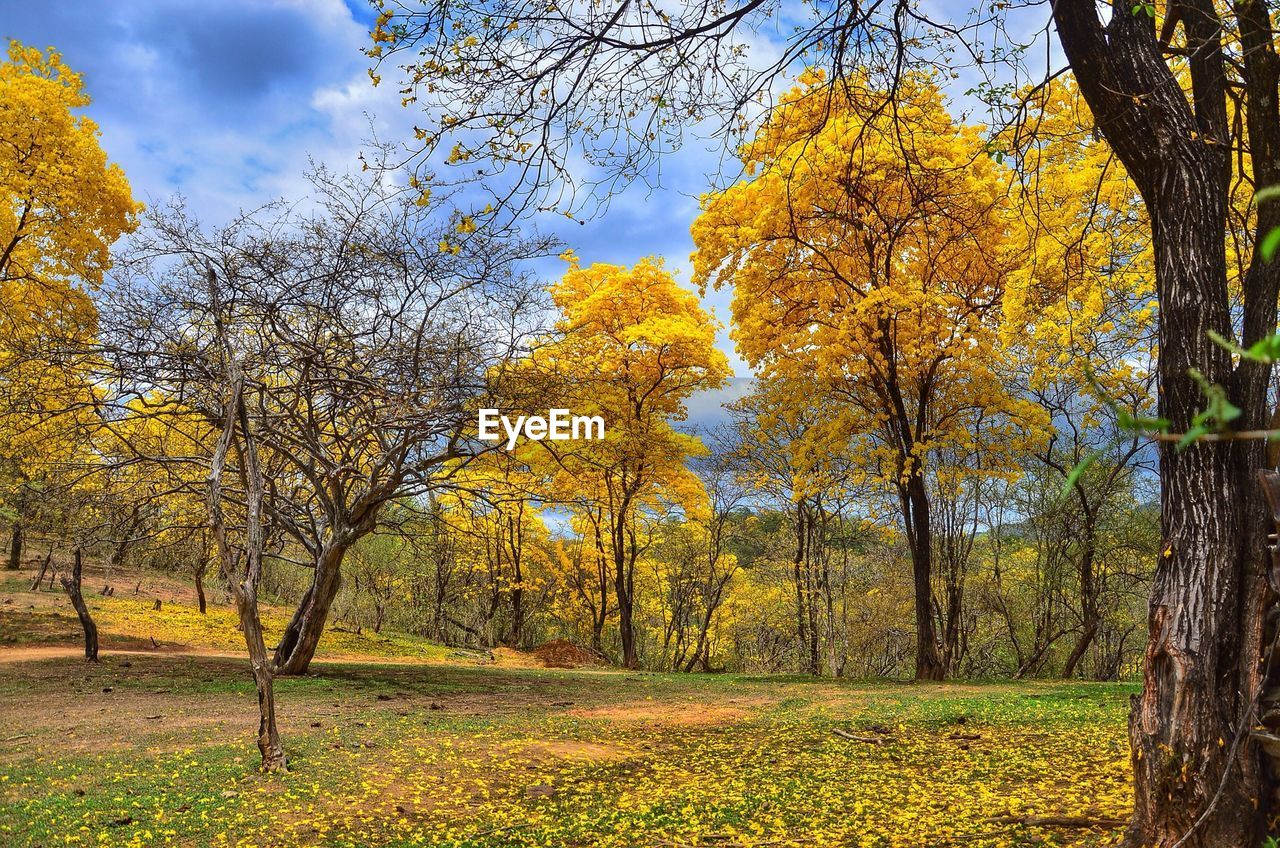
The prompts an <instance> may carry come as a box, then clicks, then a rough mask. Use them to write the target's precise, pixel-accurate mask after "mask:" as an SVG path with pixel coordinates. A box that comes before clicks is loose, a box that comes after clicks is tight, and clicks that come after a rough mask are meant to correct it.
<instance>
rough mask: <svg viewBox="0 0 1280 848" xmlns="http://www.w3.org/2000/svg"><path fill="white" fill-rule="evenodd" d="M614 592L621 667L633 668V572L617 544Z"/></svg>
mask: <svg viewBox="0 0 1280 848" xmlns="http://www.w3.org/2000/svg"><path fill="white" fill-rule="evenodd" d="M613 560H614V569H615V572H614V588H613V591H614V594H615V595H617V597H618V638H619V639H620V640H621V641H622V667H623V668H635V667H636V666H637V665H638V657H637V656H636V633H635V625H634V622H633V621H632V614H633V612H634V610H635V598H634V596H633V595H632V585H633V579H634V577H633V574H632V573H631V569H630V568H628V564H627V563H628V560H627V556H626V552H625V550H624V549H623V548H622V547H621V546H619V547H617V548H616V549H615V551H614V556H613Z"/></svg>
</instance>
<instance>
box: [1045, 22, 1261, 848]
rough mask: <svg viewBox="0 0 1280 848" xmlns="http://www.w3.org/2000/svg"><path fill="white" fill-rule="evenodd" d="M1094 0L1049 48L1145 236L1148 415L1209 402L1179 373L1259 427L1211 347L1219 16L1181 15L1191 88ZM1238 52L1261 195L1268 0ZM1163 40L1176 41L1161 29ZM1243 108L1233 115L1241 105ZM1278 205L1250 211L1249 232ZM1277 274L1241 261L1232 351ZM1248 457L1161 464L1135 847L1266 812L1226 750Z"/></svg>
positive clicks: (1249, 759) (1244, 371) (1245, 541)
mask: <svg viewBox="0 0 1280 848" xmlns="http://www.w3.org/2000/svg"><path fill="white" fill-rule="evenodd" d="M1127 11H1128V10H1127V9H1126V8H1124V7H1122V6H1121V5H1119V4H1116V5H1114V6H1113V7H1112V11H1111V14H1110V18H1109V20H1108V21H1107V22H1106V23H1105V24H1104V23H1103V21H1102V19H1101V17H1100V13H1099V7H1098V5H1097V4H1096V3H1095V2H1094V0H1060V2H1058V3H1056V4H1054V7H1053V16H1054V20H1055V22H1056V24H1057V28H1058V33H1059V37H1060V40H1061V42H1062V46H1063V50H1064V52H1065V53H1066V56H1067V59H1068V61H1069V62H1070V65H1071V68H1072V70H1074V71H1075V75H1076V80H1077V81H1078V83H1079V85H1080V91H1081V93H1082V94H1083V95H1084V97H1085V99H1086V101H1087V102H1088V104H1089V107H1090V109H1091V111H1092V112H1093V115H1094V116H1095V118H1096V120H1097V122H1098V126H1099V129H1100V130H1101V131H1102V134H1103V135H1104V136H1105V137H1106V139H1107V141H1108V143H1109V144H1110V146H1111V148H1112V149H1113V150H1114V151H1115V152H1116V154H1117V156H1118V157H1119V159H1120V160H1121V161H1122V162H1123V163H1124V165H1125V167H1126V169H1127V170H1128V172H1129V174H1130V175H1131V176H1132V177H1133V179H1134V182H1135V184H1136V185H1137V186H1138V188H1139V190H1140V191H1141V193H1142V197H1143V200H1144V201H1145V204H1146V207H1147V211H1148V213H1149V215H1150V218H1151V222H1152V235H1153V243H1154V247H1155V260H1156V274H1155V276H1156V292H1157V296H1158V299H1159V306H1160V333H1159V350H1160V360H1159V365H1158V387H1159V396H1160V412H1161V414H1162V415H1163V416H1164V417H1165V418H1167V419H1168V421H1169V423H1170V427H1171V428H1172V430H1173V431H1175V432H1186V431H1187V430H1188V429H1190V428H1191V427H1192V426H1193V421H1192V419H1193V417H1194V416H1195V414H1196V412H1197V410H1199V409H1200V408H1201V407H1202V405H1203V404H1204V402H1205V399H1204V397H1203V396H1202V393H1201V391H1200V388H1199V385H1198V384H1197V382H1196V380H1195V379H1194V377H1193V374H1198V375H1202V379H1204V380H1207V381H1208V382H1209V383H1214V384H1217V385H1219V386H1222V387H1224V388H1225V389H1226V390H1227V392H1228V395H1229V398H1230V400H1231V402H1232V403H1234V404H1235V405H1236V406H1237V407H1239V408H1240V409H1241V410H1242V415H1241V416H1240V417H1239V419H1237V420H1236V421H1234V422H1232V424H1233V426H1239V427H1242V428H1249V427H1260V426H1265V422H1266V408H1265V400H1266V394H1267V384H1268V382H1269V377H1270V368H1269V366H1265V365H1262V364H1259V363H1250V362H1243V363H1241V365H1240V367H1239V369H1235V368H1234V367H1233V363H1232V360H1231V357H1230V355H1229V354H1228V353H1227V351H1225V350H1224V349H1223V348H1222V347H1220V346H1218V345H1217V344H1215V343H1213V341H1211V340H1210V339H1209V338H1208V335H1207V334H1208V333H1209V331H1214V332H1216V333H1219V334H1221V335H1222V336H1225V337H1227V338H1230V337H1232V336H1233V335H1235V333H1234V332H1233V328H1232V309H1233V307H1232V299H1231V297H1230V295H1229V293H1228V287H1227V278H1228V275H1227V263H1226V254H1225V247H1224V245H1225V241H1226V211H1227V203H1228V197H1229V186H1230V178H1231V144H1230V135H1229V133H1230V128H1229V123H1228V112H1227V98H1228V92H1227V79H1228V76H1229V75H1228V73H1227V70H1226V59H1225V56H1224V53H1223V48H1222V41H1223V38H1224V31H1227V30H1230V29H1232V28H1233V27H1232V25H1230V24H1228V23H1227V22H1225V21H1223V20H1221V19H1219V17H1218V16H1219V14H1220V13H1221V12H1225V7H1222V6H1220V5H1215V4H1212V3H1207V2H1189V3H1182V4H1178V7H1177V13H1178V17H1180V19H1181V24H1182V28H1183V31H1184V35H1185V42H1186V44H1185V49H1184V51H1183V52H1184V54H1185V55H1186V56H1187V59H1186V69H1187V75H1186V78H1185V79H1186V80H1188V81H1189V82H1190V99H1188V90H1187V88H1184V86H1183V85H1181V84H1180V81H1179V78H1178V77H1177V76H1175V74H1174V73H1173V72H1172V71H1171V70H1170V68H1169V66H1168V65H1167V64H1166V60H1165V56H1164V53H1163V48H1162V45H1161V44H1160V41H1159V40H1158V39H1157V36H1156V32H1155V24H1154V21H1153V20H1151V19H1150V17H1149V16H1147V15H1142V14H1127V13H1126V12H1127ZM1235 11H1236V16H1237V22H1236V24H1237V25H1238V30H1239V32H1240V39H1241V41H1242V42H1243V45H1244V48H1245V49H1244V50H1243V51H1242V54H1243V57H1244V59H1243V71H1244V78H1245V86H1244V98H1243V102H1244V103H1245V105H1246V106H1247V108H1246V110H1245V111H1246V121H1247V127H1248V141H1249V147H1250V153H1251V154H1252V167H1253V169H1254V172H1255V173H1254V175H1255V177H1256V184H1257V185H1258V186H1269V185H1273V184H1275V183H1276V182H1278V181H1280V180H1277V179H1275V176H1276V168H1277V166H1278V165H1280V147H1278V146H1277V145H1278V144H1280V119H1278V115H1277V103H1276V100H1277V89H1276V82H1277V68H1276V62H1275V58H1276V57H1275V48H1274V41H1273V39H1274V35H1273V33H1272V30H1271V25H1270V20H1269V15H1268V12H1267V8H1266V5H1265V3H1264V2H1251V3H1242V4H1237V5H1236V6H1235ZM1169 23H1170V22H1169V21H1167V22H1166V26H1167V27H1168V29H1169V30H1170V35H1172V29H1173V26H1169ZM1237 102H1240V101H1237ZM1276 209H1277V205H1275V204H1271V203H1264V204H1262V205H1261V206H1260V208H1259V210H1258V226H1259V232H1262V233H1265V230H1264V229H1262V228H1263V227H1264V226H1270V225H1271V224H1272V223H1273V222H1274V218H1275V214H1276V211H1275V210H1276ZM1277 282H1278V278H1277V270H1276V269H1275V268H1274V267H1271V266H1270V265H1269V264H1268V263H1264V262H1260V259H1259V257H1257V256H1255V257H1253V259H1252V262H1251V265H1250V267H1249V269H1248V271H1247V274H1245V275H1244V279H1243V281H1242V286H1241V289H1242V291H1241V295H1242V297H1241V301H1242V308H1241V309H1240V311H1239V313H1238V314H1239V315H1240V316H1241V317H1242V318H1243V322H1242V329H1243V334H1242V335H1241V336H1240V341H1241V342H1242V343H1243V345H1244V346H1246V347H1248V346H1249V345H1252V344H1254V343H1255V342H1257V341H1259V340H1260V339H1262V338H1265V337H1267V336H1268V335H1270V334H1271V333H1273V332H1274V331H1275V324H1276V296H1277ZM1262 463H1263V448H1262V446H1261V445H1259V444H1257V443H1223V442H1218V443H1200V444H1197V445H1194V446H1191V447H1189V448H1188V449H1186V450H1184V451H1177V450H1176V449H1174V448H1173V447H1172V446H1171V445H1169V444H1168V443H1163V444H1162V449H1161V452H1160V472H1161V484H1162V485H1161V493H1160V512H1161V521H1160V523H1161V532H1162V534H1163V541H1162V543H1161V554H1160V557H1159V560H1158V563H1157V566H1156V573H1155V578H1154V582H1153V586H1152V595H1151V603H1150V610H1149V616H1148V626H1149V635H1148V642H1147V650H1146V654H1145V661H1144V670H1143V683H1144V686H1143V692H1142V695H1141V696H1139V697H1138V698H1137V699H1135V702H1134V707H1133V712H1132V714H1131V716H1130V722H1129V736H1130V743H1131V750H1132V752H1133V757H1132V763H1133V772H1134V796H1135V797H1134V802H1135V803H1134V814H1133V820H1132V822H1131V825H1130V829H1129V834H1128V843H1129V844H1130V845H1132V846H1139V845H1141V846H1154V848H1168V846H1172V845H1174V844H1177V845H1180V846H1186V848H1217V846H1227V845H1231V846H1235V845H1240V846H1251V845H1258V844H1260V842H1261V841H1262V834H1263V832H1264V830H1265V826H1264V819H1265V817H1266V815H1267V813H1268V812H1269V811H1268V809H1267V808H1268V806H1270V799H1269V798H1268V797H1267V795H1268V787H1267V786H1266V782H1265V780H1264V774H1263V770H1262V769H1261V768H1260V762H1259V757H1258V755H1257V749H1256V747H1255V746H1254V745H1253V744H1252V743H1250V742H1247V741H1246V742H1245V743H1244V744H1243V745H1241V746H1239V747H1237V746H1236V745H1235V740H1236V739H1237V738H1238V734H1239V733H1243V732H1245V731H1247V729H1248V727H1249V725H1250V724H1251V723H1252V710H1253V698H1254V695H1255V693H1256V692H1257V690H1258V683H1259V681H1258V677H1259V673H1258V672H1259V663H1258V661H1259V658H1260V655H1261V635H1262V634H1261V612H1262V610H1263V608H1264V605H1265V604H1266V603H1267V602H1268V601H1269V600H1270V599H1269V598H1268V597H1267V595H1266V591H1265V585H1264V581H1263V578H1262V553H1263V534H1264V532H1265V525H1264V521H1265V510H1264V508H1263V507H1262V503H1261V499H1260V493H1259V491H1258V487H1257V485H1256V484H1255V482H1254V480H1253V479H1252V476H1253V470H1254V469H1256V468H1258V467H1261V465H1262Z"/></svg>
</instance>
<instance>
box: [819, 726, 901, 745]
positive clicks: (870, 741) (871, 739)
mask: <svg viewBox="0 0 1280 848" xmlns="http://www.w3.org/2000/svg"><path fill="white" fill-rule="evenodd" d="M831 732H832V733H834V734H835V735H836V736H839V737H840V738H841V739H848V740H849V741H850V742H864V743H866V744H867V745H879V744H880V743H881V742H887V741H889V738H888V737H884V738H881V737H879V736H858V735H857V734H855V733H850V732H849V731H847V730H845V729H844V728H843V727H833V728H832V729H831Z"/></svg>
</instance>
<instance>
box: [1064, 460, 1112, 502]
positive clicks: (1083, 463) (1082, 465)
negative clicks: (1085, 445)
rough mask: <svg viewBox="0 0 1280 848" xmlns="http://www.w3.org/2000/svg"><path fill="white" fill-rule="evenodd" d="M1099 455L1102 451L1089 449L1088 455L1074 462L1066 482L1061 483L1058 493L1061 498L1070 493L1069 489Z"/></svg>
mask: <svg viewBox="0 0 1280 848" xmlns="http://www.w3.org/2000/svg"><path fill="white" fill-rule="evenodd" d="M1100 456H1102V451H1100V450H1095V451H1090V452H1089V455H1088V456H1086V457H1085V458H1084V459H1082V460H1080V461H1079V462H1077V463H1076V465H1075V468H1072V469H1071V472H1070V473H1069V474H1067V479H1066V482H1064V483H1063V484H1062V493H1061V495H1060V497H1061V498H1062V499H1064V500H1065V499H1066V498H1067V496H1069V495H1070V494H1071V489H1072V488H1073V487H1074V486H1075V484H1076V482H1077V481H1078V480H1079V479H1080V478H1081V477H1083V476H1084V473H1085V472H1086V471H1088V470H1089V466H1091V465H1093V464H1094V463H1095V462H1097V461H1098V457H1100Z"/></svg>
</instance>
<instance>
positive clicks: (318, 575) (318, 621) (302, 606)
mask: <svg viewBox="0 0 1280 848" xmlns="http://www.w3.org/2000/svg"><path fill="white" fill-rule="evenodd" d="M345 553H346V547H345V546H340V545H332V546H330V547H328V548H325V549H324V550H323V551H321V554H320V556H319V557H318V558H317V560H316V563H315V572H314V574H313V575H312V580H311V585H310V586H309V587H308V588H307V591H306V594H304V595H303V596H302V601H301V602H300V603H299V604H298V608H297V609H296V610H295V611H294V613H293V618H292V619H290V620H289V624H288V625H287V626H286V627H285V631H284V635H283V636H281V638H280V644H279V645H277V646H276V651H275V660H274V663H275V666H276V673H277V674H282V675H294V674H306V672H307V669H308V668H309V667H310V666H311V660H312V658H313V657H315V655H316V648H317V647H318V646H319V645H320V637H321V636H322V635H324V627H325V623H326V622H327V621H328V618H329V610H330V609H331V608H332V607H333V600H334V598H336V597H337V596H338V589H340V588H341V587H342V570H341V569H342V557H343V555H344V554H345Z"/></svg>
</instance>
